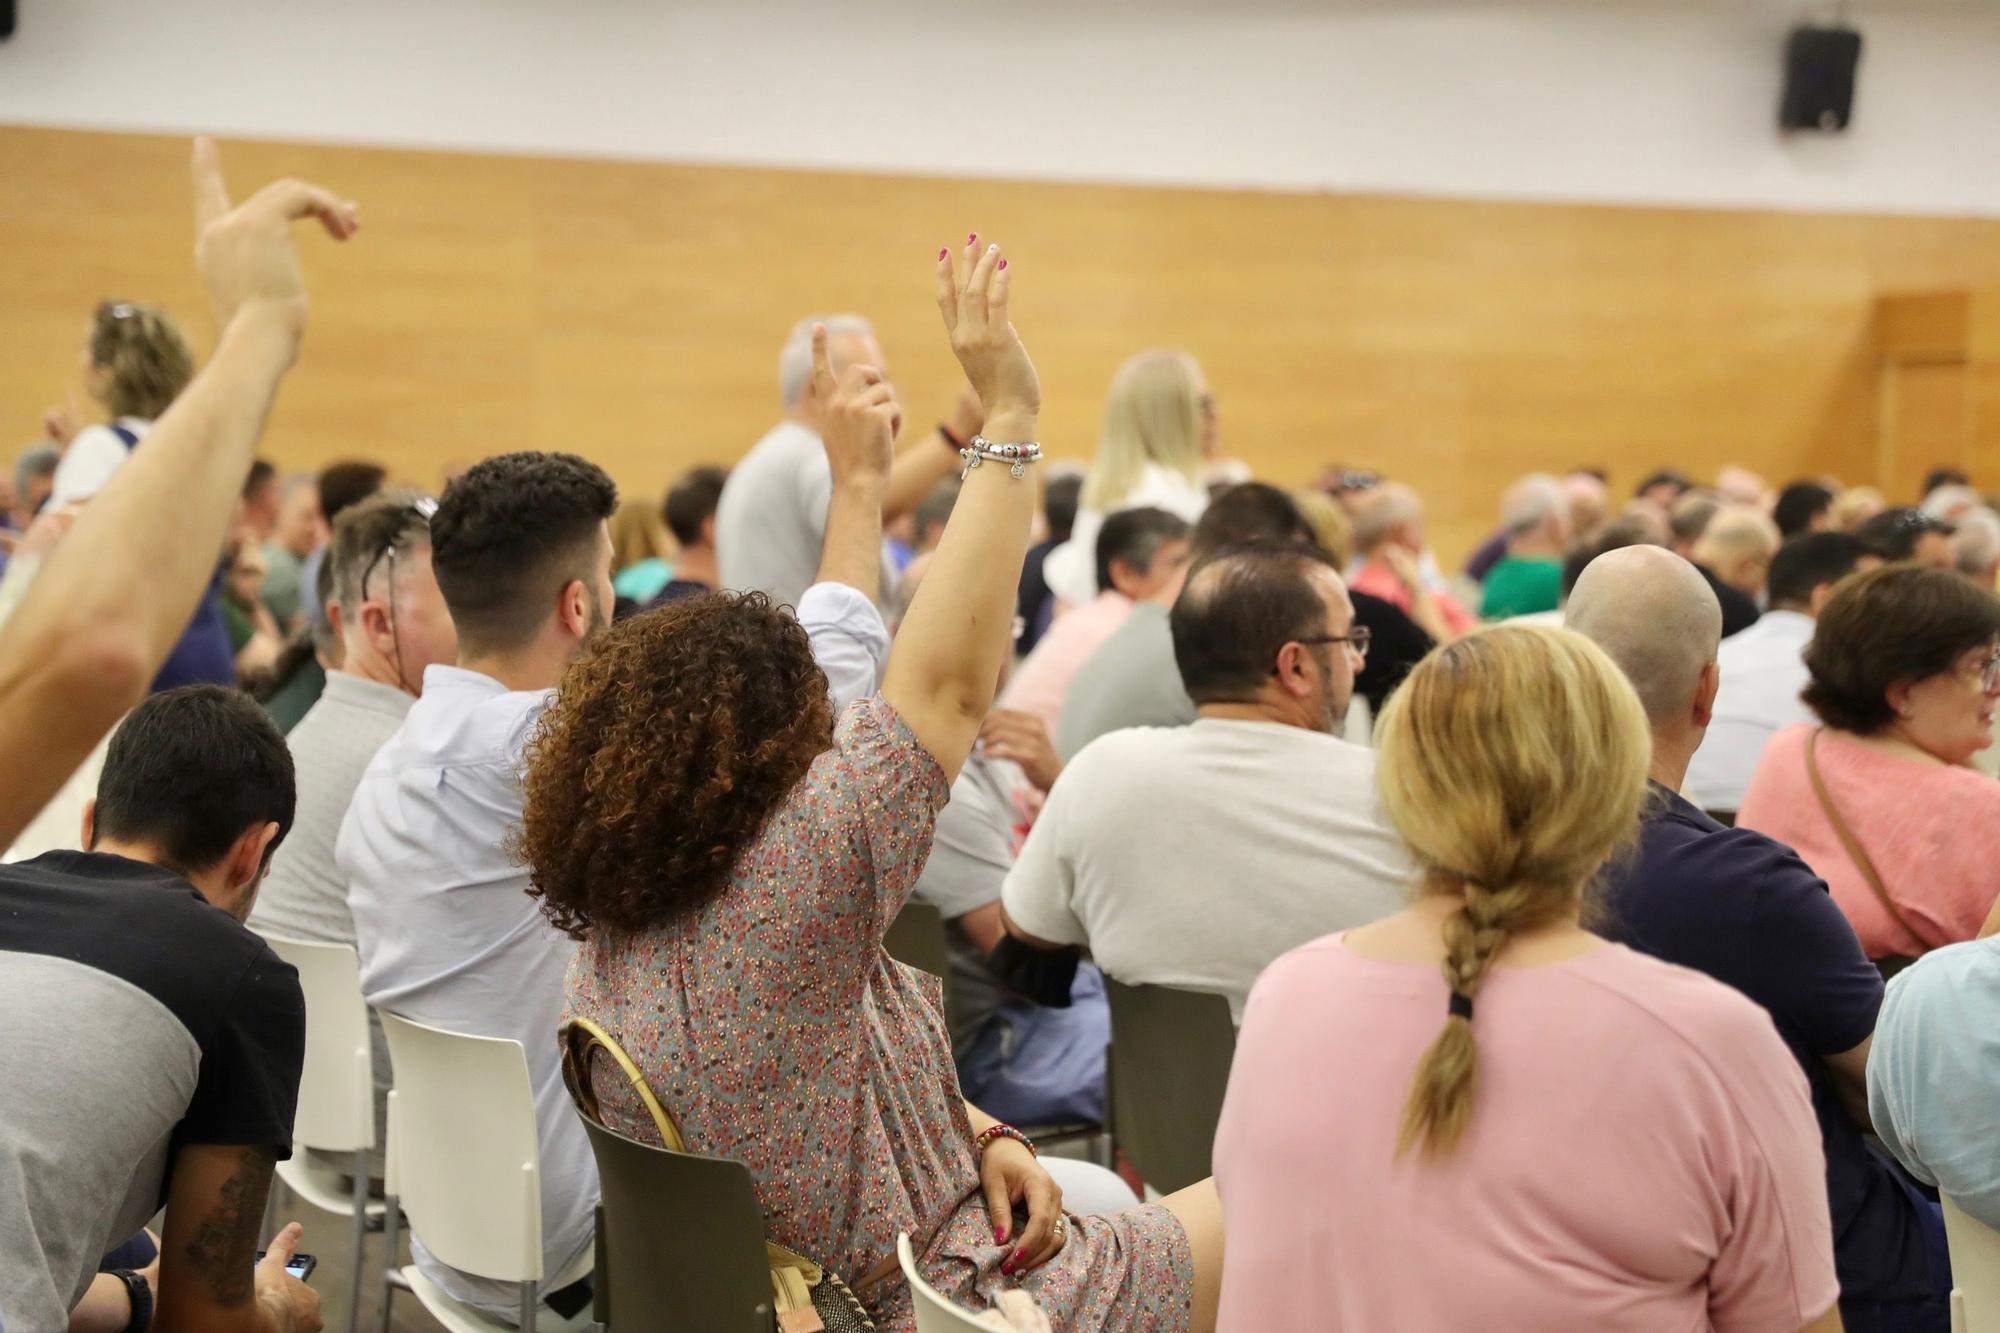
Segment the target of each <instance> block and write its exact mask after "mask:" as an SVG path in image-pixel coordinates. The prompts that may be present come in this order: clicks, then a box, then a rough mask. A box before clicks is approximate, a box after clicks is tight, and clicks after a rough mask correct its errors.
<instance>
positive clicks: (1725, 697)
mask: <svg viewBox="0 0 2000 1333" xmlns="http://www.w3.org/2000/svg"><path fill="white" fill-rule="evenodd" d="M1881 563H1882V561H1881V558H1880V557H1878V556H1875V555H1873V554H1871V553H1870V552H1869V550H1868V548H1867V547H1866V546H1865V545H1863V544H1862V542H1861V541H1860V539H1859V538H1856V537H1850V536H1848V535H1847V534H1846V533H1842V532H1808V533H1805V534H1803V535H1801V536H1798V537H1794V538H1792V539H1791V540H1790V541H1788V542H1786V543H1785V544H1784V545H1783V546H1781V547H1779V548H1778V553H1777V555H1775V556H1773V557H1772V558H1771V578H1770V590H1771V609H1770V610H1769V611H1766V612H1765V613H1764V614H1763V615H1762V616H1761V617H1759V618H1758V620H1757V623H1756V624H1754V625H1752V626H1751V627H1750V628H1749V629H1746V630H1744V631H1743V632H1742V633H1740V634H1737V635H1735V636H1734V637H1732V638H1729V639H1726V640H1724V641H1723V644H1722V648H1721V650H1720V651H1719V652H1718V653H1717V659H1716V660H1717V662H1718V664H1719V665H1720V667H1721V670H1722V685H1721V689H1720V690H1719V691H1718V692H1717V694H1716V696H1715V707H1714V714H1715V716H1714V719H1713V721H1712V722H1711V723H1710V724H1709V728H1708V734H1707V738H1706V739H1705V740H1703V741H1702V744H1701V749H1700V750H1699V751H1698V752H1697V753H1696V754H1695V756H1694V759H1693V760H1692V761H1691V762H1690V763H1689V765H1688V770H1687V785H1686V786H1685V788H1681V790H1685V791H1686V793H1687V795H1688V797H1689V799H1690V800H1692V801H1693V802H1694V803H1695V804H1696V805H1698V806H1700V807H1701V808H1702V809H1703V810H1707V811H1709V812H1711V813H1717V812H1719V813H1720V814H1724V815H1727V816H1728V817H1729V818H1731V819H1734V818H1735V815H1736V811H1737V809H1738V808H1739V807H1740V806H1741V805H1742V804H1743V793H1744V792H1745V791H1747V790H1748V789H1749V787H1750V779H1751V777H1752V776H1753V775H1754V774H1755V773H1756V771H1757V761H1758V760H1759V759H1760V758H1761V757H1762V756H1763V753H1764V746H1765V745H1766V744H1767V743H1769V741H1770V739H1771V737H1772V736H1773V735H1774V734H1776V733H1777V731H1778V730H1779V729H1780V728H1782V727H1787V726H1790V725H1792V724H1793V723H1795V722H1810V721H1811V720H1812V711H1811V710H1810V709H1808V708H1807V707H1806V705H1805V702H1804V701H1803V700H1802V699H1801V698H1800V697H1799V696H1800V694H1801V693H1802V692H1803V691H1804V690H1805V687H1806V683H1807V681H1808V679H1809V676H1808V674H1807V672H1806V662H1805V649H1806V645H1807V644H1808V643H1810V642H1811V641H1812V636H1813V619H1814V617H1816V616H1817V615H1818V614H1819V612H1820V608H1821V607H1823V606H1825V605H1826V600H1827V598H1829V597H1831V596H1832V595H1833V588H1834V585H1835V584H1837V583H1839V582H1840V581H1841V580H1842V579H1844V578H1846V577H1847V576H1848V575H1849V574H1852V573H1854V572H1855V571H1856V570H1869V569H1874V568H1875V567H1876V566H1878V565H1880V564H1881Z"/></svg>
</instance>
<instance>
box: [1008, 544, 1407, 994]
mask: <svg viewBox="0 0 2000 1333" xmlns="http://www.w3.org/2000/svg"><path fill="white" fill-rule="evenodd" d="M1169 619H1170V627H1171V630H1172V635H1173V648H1174V658H1175V660H1176V661H1177V662H1178V664H1179V667H1180V675H1181V683H1182V684H1183V686H1184V687H1185V688H1186V690H1187V692H1188V695H1189V697H1191V698H1192V699H1193V700H1194V702H1195V706H1196V709H1197V712H1198V716H1197V718H1196V719H1195V721H1194V722H1193V723H1192V724H1190V725H1188V726H1185V727H1173V728H1150V727H1149V728H1138V729H1134V730H1129V731H1117V732H1112V733H1110V734H1109V735H1105V736H1102V737H1100V738H1099V739H1098V740H1096V741H1094V742H1093V743H1091V744H1090V745H1087V746H1085V747H1084V748H1083V750H1082V751H1081V752H1080V753H1079V754H1078V755H1077V756H1076V757H1075V758H1074V759H1073V760H1071V761H1070V762H1069V764H1068V766H1067V767H1065V768H1064V769H1063V771H1062V776H1061V778H1060V780H1058V781H1057V783H1056V785H1055V789H1054V790H1053V791H1052V792H1050V794H1049V800H1048V804H1047V805H1046V806H1044V807H1043V809H1042V812H1041V814H1040V815H1039V817H1037V819H1036V820H1035V825H1034V828H1033V830H1032V831H1031V832H1030V833H1029V834H1028V839H1027V843H1026V845H1025V846H1023V848H1022V849H1021V855H1020V858H1019V860H1018V861H1016V863H1015V865H1014V867H1013V869H1012V870H1011V871H1010V872H1009V874H1008V876H1007V882H1006V885H1005V887H1004V888H1003V890H1002V893H1001V904H1002V907H1003V909H1004V915H1005V924H1006V928H1007V930H1008V932H1009V933H1010V934H1011V935H1012V936H1013V937H1014V938H1015V939H1016V940H1017V941H1019V943H1020V944H1022V945H1025V946H1026V947H1028V948H1031V949H1044V950H1060V949H1065V948H1070V947H1075V946H1085V947H1088V948H1089V949H1090V951H1091V954H1092V957H1093V958H1094V959H1095V961H1096V963H1097V965H1098V966H1099V967H1100V968H1101V969H1103V971H1104V972H1105V974H1106V975H1108V976H1111V977H1114V978H1116V979H1118V980H1120V981H1124V982H1128V983H1132V984H1137V985H1166V986H1178V987H1182V988H1185V989H1190V990H1202V991H1210V992H1213V993H1215V994H1219V995H1223V996H1226V997H1228V999H1229V1002H1230V1006H1231V1009H1232V1010H1233V1011H1234V1012H1235V1013H1236V1014H1238V1015H1239V1016H1240V1015H1241V1013H1242V1008H1243V1001H1244V999H1245V998H1246V997H1247V996H1248V995H1249V992H1250V987H1251V984H1252V983H1253V982H1254V981H1256V979H1257V974H1258V973H1260V972H1262V971H1263V970H1264V967H1265V966H1266V965H1267V964H1268V963H1270V962H1271V961H1272V960H1273V959H1274V958H1276V957H1277V956H1278V955H1279V954H1282V953H1284V952H1286V951H1288V950H1290V949H1292V948H1295V947H1297V946H1298V945H1301V944H1304V943H1305V942H1307V941H1308V940H1312V939H1317V938H1318V937H1320V936H1322V935H1326V934H1329V933H1331V932H1333V931H1337V930H1345V929H1347V928H1349V927H1352V926H1359V925H1363V924H1365V923H1367V922H1370V921H1373V920H1376V919H1378V918H1380V917H1384V916H1387V915H1389V914H1390V913H1392V912H1395V911H1398V910H1399V909H1400V908H1401V907H1402V905H1403V897H1404V890H1405V888H1406V886H1407V884H1408V881H1409V873H1410V872H1409V865H1408V862H1407V861H1406V859H1405V856H1404V853H1403V850H1402V845H1401V843H1400V841H1399V840H1398V839H1397V837H1396V835H1395V834H1394V833H1393V832H1391V831H1390V829H1389V828H1388V827H1387V826H1386V825H1385V824H1384V823H1383V822H1382V820H1381V817H1380V816H1379V815H1378V814H1377V813H1376V809H1375V757H1374V755H1373V753H1372V752H1370V751H1369V750H1368V749H1367V748H1366V747H1364V746H1359V745H1354V744H1352V743H1350V742H1348V741H1346V740H1343V739H1341V737H1340V735H1339V733H1340V729H1341V725H1342V723H1343V722H1344V720H1345V718H1346V714H1347V706H1348V701H1349V700H1350V699H1351V698H1352V697H1353V694H1354V677H1355V673H1356V672H1358V671H1359V670H1360V669H1361V666H1362V663H1363V662H1364V661H1365V660H1366V657H1367V653H1368V647H1369V640H1370V635H1369V634H1368V631H1367V629H1366V627H1361V626H1356V625H1355V623H1354V608H1353V606H1352V604H1351V603H1350V601H1349V600H1348V596H1347V589H1346V588H1345V586H1343V584H1342V583H1341V579H1340V572H1339V570H1338V569H1336V568H1335V567H1334V564H1333V561H1332V560H1331V559H1330V558H1329V557H1328V556H1327V555H1325V554H1324V553H1323V552H1321V551H1319V550H1317V549H1315V548H1313V547H1309V546H1304V545H1301V544H1298V543H1286V542H1258V543H1245V544H1241V545H1234V546H1224V547H1222V548H1221V549H1219V550H1217V551H1215V552H1214V553H1212V554H1210V555H1208V556H1206V557H1204V558H1203V559H1202V560H1201V561H1200V562H1198V563H1197V564H1196V565H1195V567H1194V569H1193V571H1192V572H1191V573H1190V574H1189V575H1188V580H1187V588H1186V590H1185V591H1184V592H1183V593H1182V594H1181V597H1180V600H1179V601H1177V602H1176V603H1175V604H1174V608H1173V611H1172V613H1171V616H1170V618H1169Z"/></svg>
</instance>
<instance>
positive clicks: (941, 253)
mask: <svg viewBox="0 0 2000 1333" xmlns="http://www.w3.org/2000/svg"><path fill="white" fill-rule="evenodd" d="M950 253H951V247H950V246H946V247H945V248H944V249H942V250H939V251H938V258H939V259H943V258H944V257H945V256H946V255H948V254H950Z"/></svg>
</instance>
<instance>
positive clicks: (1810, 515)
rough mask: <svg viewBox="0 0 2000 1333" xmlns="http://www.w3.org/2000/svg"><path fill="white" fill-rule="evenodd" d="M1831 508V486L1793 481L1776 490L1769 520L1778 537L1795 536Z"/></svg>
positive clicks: (1809, 527)
mask: <svg viewBox="0 0 2000 1333" xmlns="http://www.w3.org/2000/svg"><path fill="white" fill-rule="evenodd" d="M1831 508H1833V488H1832V487H1829V486H1823V485H1821V484H1820V483H1819V482H1816V481H1795V482H1793V483H1792V484H1791V485H1789V486H1787V487H1785V489H1784V490H1782V491H1779V492H1778V502H1777V503H1776V504H1774V505H1772V506H1771V520H1772V521H1773V522H1774V523H1776V524H1777V525H1778V535H1779V536H1780V537H1796V536H1798V535H1799V534H1800V533H1802V532H1807V531H1810V530H1811V528H1812V522H1813V520H1814V519H1816V518H1818V517H1819V516H1820V515H1821V514H1824V513H1825V512H1826V511H1827V510H1829V509H1831Z"/></svg>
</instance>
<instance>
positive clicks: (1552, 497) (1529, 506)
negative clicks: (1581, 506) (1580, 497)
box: [1500, 472, 1569, 537]
mask: <svg viewBox="0 0 2000 1333" xmlns="http://www.w3.org/2000/svg"><path fill="white" fill-rule="evenodd" d="M1568 503H1569V497H1568V495H1567V494H1566V493H1565V492H1564V490H1563V484H1562V483H1561V482H1560V481H1558V480H1556V479H1555V478H1554V477H1552V476H1550V475H1549V474H1548V473H1546V472H1534V473H1530V474H1529V475H1527V476H1525V477H1523V478H1521V479H1520V480H1519V481H1517V482H1515V483H1514V484H1513V485H1512V486H1509V487H1508V488H1507V493H1506V494H1505V495H1504V496H1502V497H1501V499H1500V526H1501V527H1503V528H1505V529H1506V530H1507V535H1508V536H1509V537H1524V536H1526V535H1527V534H1529V533H1531V532H1533V531H1534V530H1535V529H1537V528H1539V527H1541V526H1542V525H1543V524H1544V523H1547V522H1548V521H1549V520H1550V519H1551V518H1554V517H1555V516H1557V515H1559V514H1563V515H1565V516H1566V506H1567V505H1568Z"/></svg>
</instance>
